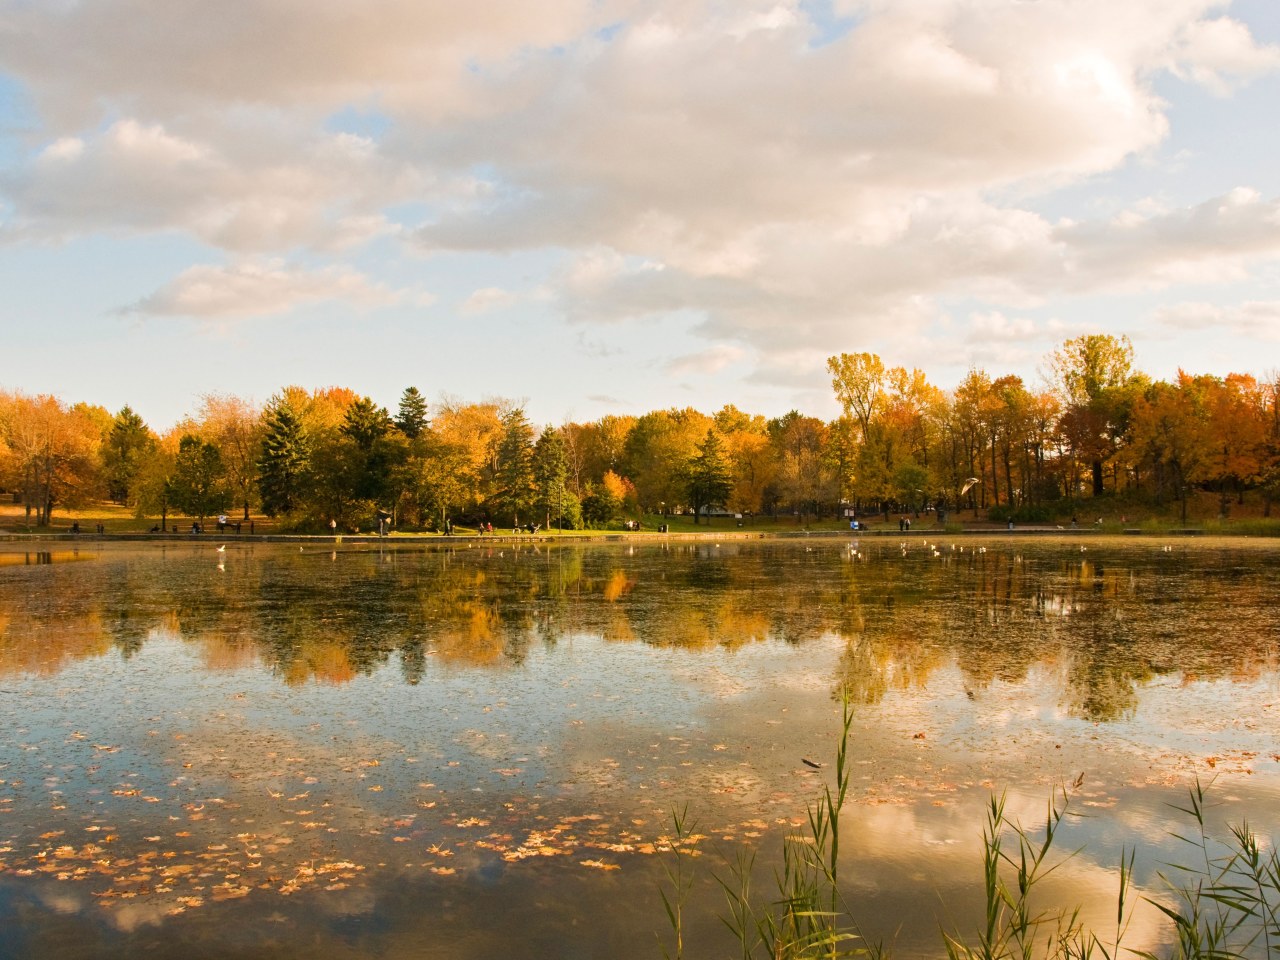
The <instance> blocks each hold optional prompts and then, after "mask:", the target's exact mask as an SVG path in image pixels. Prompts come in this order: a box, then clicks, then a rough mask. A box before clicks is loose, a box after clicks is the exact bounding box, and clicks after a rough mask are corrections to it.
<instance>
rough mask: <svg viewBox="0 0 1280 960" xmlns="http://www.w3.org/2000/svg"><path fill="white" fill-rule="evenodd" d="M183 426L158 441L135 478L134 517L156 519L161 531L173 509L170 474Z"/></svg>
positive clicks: (176, 456) (167, 526) (175, 461)
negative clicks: (158, 519)
mask: <svg viewBox="0 0 1280 960" xmlns="http://www.w3.org/2000/svg"><path fill="white" fill-rule="evenodd" d="M185 426H186V425H183V426H182V427H175V428H174V429H172V430H169V431H168V432H167V433H166V434H165V435H164V436H163V437H160V438H159V439H158V440H157V441H156V443H155V446H153V447H152V448H151V452H150V453H149V454H148V456H147V458H146V459H145V460H144V461H143V462H142V464H141V466H140V468H139V470H138V473H137V475H136V476H135V477H134V494H135V496H136V500H135V503H134V508H133V509H134V516H136V517H140V518H141V517H154V516H159V517H160V524H159V526H160V529H161V531H167V530H168V529H169V511H171V510H174V509H176V506H175V504H174V500H173V474H174V470H175V468H176V466H177V462H178V444H179V443H180V442H181V440H182V436H183V430H184V427H185Z"/></svg>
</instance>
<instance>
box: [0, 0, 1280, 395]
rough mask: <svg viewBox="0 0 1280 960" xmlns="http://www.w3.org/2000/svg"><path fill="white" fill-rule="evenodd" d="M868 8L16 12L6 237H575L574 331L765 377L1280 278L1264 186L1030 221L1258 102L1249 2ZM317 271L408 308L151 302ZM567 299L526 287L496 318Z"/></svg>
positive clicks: (266, 240) (409, 0) (518, 240)
mask: <svg viewBox="0 0 1280 960" xmlns="http://www.w3.org/2000/svg"><path fill="white" fill-rule="evenodd" d="M836 7H837V8H838V12H840V13H841V14H847V15H849V16H850V17H851V18H852V19H853V24H854V25H853V26H851V28H850V29H849V30H847V31H846V32H844V33H842V34H840V35H839V36H836V37H833V38H827V39H829V40H830V42H824V43H822V44H817V45H815V44H814V43H813V41H814V39H815V32H816V27H815V25H814V24H813V23H812V22H811V21H810V19H809V17H808V15H807V13H806V6H805V4H803V3H801V2H800V0H740V2H737V3H729V4H726V3H722V2H719V0H655V2H647V3H640V2H637V0H547V2H545V3H539V4H511V3H507V2H502V0H478V2H475V3H468V4H445V3H434V4H433V3H426V4H424V3H421V2H419V0H375V2H370V3H368V4H366V5H363V6H362V7H361V9H360V15H359V16H358V17H353V16H352V9H353V8H352V7H351V5H350V3H349V2H348V0H314V2H311V3H308V4H297V3H295V2H293V0H252V2H251V0H227V2H224V3H220V4H208V3H205V2H201V0H170V2H168V3H163V4H161V3H156V2H154V0H117V2H115V3H113V4H111V5H108V6H104V5H101V4H69V5H67V4H56V5H54V4H27V3H21V2H18V0H0V10H2V11H3V16H4V22H5V29H4V31H0V61H3V62H4V63H5V65H6V70H7V71H8V72H9V73H11V74H12V75H13V76H14V77H16V78H17V79H18V80H19V81H20V82H22V83H24V84H25V85H26V89H27V90H29V91H30V94H31V97H32V99H33V101H34V104H35V109H36V110H37V112H38V115H39V116H40V118H41V122H42V124H43V126H42V129H41V130H40V131H39V135H40V136H41V137H42V138H43V145H42V146H40V147H32V148H31V150H30V152H29V153H27V154H25V155H24V158H23V160H22V162H21V163H19V164H18V165H17V166H16V167H14V168H13V169H12V170H7V171H4V174H5V175H4V176H3V179H2V181H0V191H2V193H0V201H3V202H0V210H4V209H6V207H8V208H11V212H10V213H9V214H8V220H7V222H6V223H5V224H4V225H3V232H2V234H0V235H3V236H6V237H8V238H9V239H10V240H13V239H15V238H24V239H36V240H49V239H54V240H62V239H66V238H69V237H74V236H78V235H81V234H83V233H86V232H94V231H109V232H112V233H122V232H132V231H137V232H144V231H156V232H167V231H173V232H181V233H185V234H188V235H191V236H194V237H196V238H198V239H199V240H200V241H202V242H204V243H206V244H209V245H211V246H214V247H217V248H220V249H222V250H225V251H229V252H231V253H232V254H233V255H244V254H254V255H259V256H263V257H290V256H294V255H296V253H297V251H298V249H299V248H305V249H308V250H312V251H323V252H325V253H326V254H335V255H336V254H338V253H343V252H348V251H356V250H359V249H360V248H362V247H365V246H366V245H368V244H369V243H371V242H372V241H374V240H375V239H378V238H387V237H403V238H406V239H409V238H412V241H413V242H414V243H415V244H416V245H418V246H419V247H420V248H421V249H424V250H426V251H437V250H461V251H485V252H490V251H510V250H519V249H549V248H553V249H560V250H564V251H566V259H568V260H569V261H570V266H569V267H568V268H567V269H565V270H564V271H563V272H561V273H560V274H559V275H557V276H555V277H553V278H552V281H553V282H554V284H555V291H554V292H555V297H556V302H557V303H558V305H559V306H560V308H561V309H562V310H563V311H564V314H565V315H566V316H567V317H568V318H570V319H571V320H573V321H575V322H578V323H605V322H610V321H617V320H622V319H632V318H637V317H645V316H652V315H655V314H671V313H682V314H685V315H687V316H689V317H692V318H694V319H695V322H696V323H697V324H698V330H699V331H700V332H701V333H702V334H703V335H704V336H705V337H706V338H708V339H709V340H710V341H712V342H713V343H725V344H730V345H731V346H730V347H728V348H717V349H718V350H720V351H721V352H716V351H715V350H712V351H708V354H707V356H712V355H714V356H718V357H719V356H724V355H725V353H724V352H723V350H725V349H727V350H732V349H745V350H747V351H749V353H750V354H751V355H752V356H758V357H759V358H760V359H759V360H758V362H759V363H760V364H762V366H761V367H760V378H761V379H769V378H771V377H772V378H778V379H786V378H788V377H790V376H793V375H794V372H793V371H792V370H791V369H790V368H789V367H788V366H787V365H786V364H779V363H778V361H777V360H776V359H775V358H776V357H777V356H778V355H779V352H780V351H784V350H786V351H800V352H803V351H810V352H811V354H812V355H814V356H819V355H822V354H825V353H829V352H832V351H833V350H835V349H844V348H845V347H846V345H848V344H851V343H860V342H867V341H870V340H873V339H879V340H883V339H884V338H886V337H889V338H893V337H896V338H899V339H900V341H902V342H912V341H913V338H917V337H918V336H919V335H920V333H921V331H922V330H923V329H924V328H925V327H926V326H927V325H928V324H930V323H932V322H934V321H935V320H936V318H937V315H938V307H937V302H938V300H939V299H940V298H943V297H947V296H964V297H970V298H976V299H979V300H982V301H984V302H985V303H986V304H988V306H989V310H988V311H987V312H986V313H985V314H983V315H985V316H987V317H988V318H995V317H1000V318H1002V319H1003V318H1005V317H1006V312H1016V311H1023V310H1026V309H1029V308H1030V307H1032V306H1036V305H1039V304H1042V303H1043V302H1045V300H1046V299H1048V298H1050V297H1053V296H1058V295H1061V294H1063V293H1069V294H1080V293H1088V292H1091V291H1096V290H1107V289H1125V288H1132V287H1143V288H1152V287H1161V286H1167V285H1170V284H1180V283H1186V282H1191V281H1195V282H1221V281H1230V280H1234V279H1238V278H1240V277H1242V276H1244V275H1245V274H1246V273H1247V271H1248V270H1249V269H1250V267H1251V265H1252V264H1254V263H1256V262H1258V261H1259V260H1261V259H1264V258H1275V257H1277V256H1280V243H1277V240H1276V237H1277V234H1278V233H1280V231H1277V229H1276V227H1277V205H1276V202H1275V201H1273V200H1267V199H1266V198H1263V197H1259V196H1256V195H1248V194H1247V193H1245V194H1239V195H1234V194H1224V195H1223V197H1221V198H1219V199H1215V200H1212V201H1209V202H1206V203H1204V204H1201V205H1199V206H1195V207H1191V208H1185V207H1179V206H1177V205H1173V204H1167V203H1166V204H1164V205H1163V206H1160V207H1157V206H1154V205H1152V204H1150V203H1148V204H1137V205H1133V206H1131V207H1130V208H1129V209H1128V210H1126V212H1125V214H1124V215H1123V216H1121V217H1118V218H1114V219H1112V220H1109V221H1106V222H1101V221H1099V222H1091V221H1083V222H1066V221H1062V222H1057V223H1055V222H1052V221H1051V220H1049V219H1047V218H1046V217H1044V216H1041V215H1040V214H1038V213H1036V212H1034V211H1033V210H1030V209H1026V205H1027V204H1028V203H1029V200H1028V198H1034V197H1036V196H1038V195H1039V194H1041V193H1044V192H1048V191H1052V190H1054V189H1055V188H1058V187H1060V186H1063V185H1068V184H1079V183H1082V182H1085V181H1087V180H1088V178H1091V177H1097V176H1099V175H1105V174H1108V173H1110V172H1113V171H1116V170H1117V169H1120V168H1121V167H1123V166H1124V165H1125V164H1126V163H1129V162H1131V161H1134V160H1135V159H1138V158H1146V157H1149V156H1150V154H1151V153H1152V151H1154V150H1156V149H1157V148H1158V147H1159V146H1160V145H1161V144H1162V143H1164V141H1165V139H1166V137H1167V135H1168V131H1169V123H1170V119H1169V118H1170V106H1169V104H1168V103H1167V102H1166V101H1165V100H1164V99H1162V97H1161V96H1160V95H1159V94H1158V93H1157V90H1156V85H1155V81H1156V79H1157V78H1158V77H1159V76H1161V75H1162V74H1163V75H1166V76H1167V75H1168V73H1169V72H1172V73H1173V74H1175V75H1176V76H1179V77H1183V78H1186V79H1188V80H1191V81H1193V82H1196V83H1201V84H1204V85H1206V86H1208V87H1209V88H1210V89H1213V90H1214V91H1216V92H1219V93H1227V92H1229V91H1230V90H1231V89H1232V88H1233V87H1234V85H1236V84H1238V83H1240V82H1242V81H1243V80H1246V79H1248V78H1250V77H1257V76H1260V75H1262V74H1264V73H1266V72H1269V71H1275V70H1277V69H1280V51H1277V49H1276V48H1275V47H1272V46H1264V45H1261V44H1259V43H1257V42H1256V41H1255V40H1254V38H1253V37H1252V36H1251V35H1250V33H1249V31H1248V29H1247V28H1245V27H1244V26H1243V24H1242V23H1240V22H1239V21H1238V20H1235V19H1232V18H1231V17H1229V16H1226V15H1223V12H1222V8H1223V5H1222V3H1220V2H1218V0H1127V2H1125V3H1116V2H1114V0H1037V2H1035V3H1027V2H1014V0H963V2H962V0H938V2H912V3H904V2H901V0H848V2H838V3H837V4H836ZM605 28H608V29H607V30H606V29H605ZM344 117H345V119H342V118H344ZM335 118H337V119H335ZM362 123H363V124H364V125H365V127H367V129H365V128H364V127H362ZM1223 189H1225V188H1223ZM1011 198H1017V199H1011ZM407 203H412V204H414V205H415V207H418V208H421V209H423V210H424V211H425V212H424V213H423V214H422V218H423V222H422V223H421V224H416V225H415V226H417V229H415V230H409V229H407V228H406V226H405V225H404V217H405V216H406V215H405V214H403V212H402V211H401V210H400V209H399V207H400V205H403V204H407ZM335 269H336V268H335ZM303 276H305V277H307V278H309V279H310V280H311V281H318V283H317V285H316V287H315V289H316V290H319V291H325V290H329V289H333V288H334V287H335V286H339V287H340V286H341V285H342V284H343V283H346V284H354V286H351V287H349V288H348V289H347V290H346V292H340V293H339V294H337V295H339V296H343V297H353V298H355V299H357V300H359V299H360V297H361V296H364V295H368V294H369V292H370V291H372V292H374V293H377V291H379V290H380V289H381V288H379V287H378V286H377V285H376V284H374V283H373V282H372V281H371V280H369V279H368V278H367V277H365V276H364V274H362V273H359V272H357V271H355V270H354V269H350V270H347V271H345V272H339V273H335V274H325V273H322V272H321V273H318V272H314V271H313V272H311V273H307V274H303V273H302V272H301V271H297V270H293V269H289V268H281V267H279V266H278V265H276V266H271V267H267V268H263V267H261V266H256V267H236V268H213V267H207V266H197V267H193V268H191V270H190V271H188V272H187V273H186V274H183V276H182V277H179V278H178V280H176V281H174V283H173V284H171V285H170V286H168V287H166V288H164V289H163V290H161V291H158V292H156V293H155V294H153V295H152V296H151V297H148V298H146V299H145V300H143V301H141V303H140V305H139V309H141V310H143V311H144V312H146V311H156V312H190V313H192V314H193V315H223V316H229V315H238V313H239V311H241V310H244V309H255V310H257V312H263V311H264V310H265V312H278V310H287V309H290V308H291V305H293V304H297V303H302V302H306V301H307V299H308V295H307V294H306V292H305V290H304V289H303V288H304V287H305V284H299V283H297V281H298V279H299V278H300V277H303ZM360 284H363V285H364V286H363V288H362V287H361V286H360ZM362 290H363V291H364V292H363V293H362V292H361V291H362ZM383 293H384V294H385V291H383ZM328 296H329V295H328V294H325V293H321V294H319V295H317V296H315V297H312V298H311V299H313V300H314V299H326V298H327V297H328ZM545 297H546V294H539V295H538V296H537V297H528V296H526V297H522V298H517V297H516V295H515V294H513V293H511V292H510V291H509V290H507V289H506V288H505V287H504V286H503V285H502V284H501V282H496V283H494V284H493V285H491V286H488V287H485V288H483V289H479V290H476V291H475V292H474V293H473V294H471V296H470V297H468V298H467V299H466V300H465V302H464V303H463V305H462V307H461V310H462V312H463V313H466V314H476V313H480V312H484V311H486V310H494V309H502V308H507V307H510V306H512V305H514V304H516V303H517V302H522V301H523V300H525V299H540V298H541V299H545ZM251 301H255V302H257V303H258V304H266V305H268V306H267V307H265V308H250V307H248V306H247V305H248V304H249V303H250V302H251ZM273 303H279V304H281V306H279V307H271V306H269V305H270V304H273ZM983 322H988V321H983ZM989 322H995V321H994V320H989ZM1004 322H1006V323H1007V324H1012V323H1013V321H1008V320H1005V321H1004ZM999 332H1001V333H1002V335H1003V336H1005V337H1006V338H1010V337H1013V336H1014V334H1016V333H1017V331H1016V330H1015V329H1013V328H1012V327H1006V328H1005V329H1003V330H1002V331H999ZM810 373H811V370H810Z"/></svg>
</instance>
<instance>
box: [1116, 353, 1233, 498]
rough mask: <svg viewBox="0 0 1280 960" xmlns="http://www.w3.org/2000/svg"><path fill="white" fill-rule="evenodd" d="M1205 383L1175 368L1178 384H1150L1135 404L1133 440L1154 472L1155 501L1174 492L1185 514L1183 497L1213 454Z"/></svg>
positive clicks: (1201, 476)
mask: <svg viewBox="0 0 1280 960" xmlns="http://www.w3.org/2000/svg"><path fill="white" fill-rule="evenodd" d="M1204 387H1205V383H1204V382H1197V380H1196V378H1195V377H1192V376H1190V375H1188V374H1185V373H1183V372H1182V371H1179V372H1178V381H1177V383H1176V384H1169V383H1164V382H1159V383H1154V384H1151V385H1150V386H1149V387H1148V388H1147V390H1146V391H1145V392H1144V394H1143V396H1141V397H1140V398H1139V399H1138V400H1137V402H1136V403H1135V404H1134V407H1133V423H1132V442H1133V444H1134V447H1135V448H1136V449H1137V450H1138V451H1140V454H1141V457H1142V458H1143V460H1144V462H1145V463H1146V464H1147V466H1148V467H1149V469H1150V470H1151V472H1152V475H1153V477H1154V480H1155V487H1156V500H1157V503H1158V502H1160V500H1162V499H1163V497H1164V496H1165V495H1166V494H1167V493H1169V492H1172V493H1173V495H1174V496H1175V497H1177V499H1178V500H1179V501H1180V503H1181V505H1182V521H1183V522H1184V523H1185V522H1186V519H1187V497H1188V494H1189V492H1190V489H1191V486H1192V485H1193V484H1196V483H1198V482H1200V481H1201V480H1202V479H1203V478H1204V476H1205V474H1206V472H1207V468H1208V466H1209V464H1210V463H1211V462H1212V459H1213V455H1214V448H1215V446H1216V444H1215V438H1214V436H1213V433H1212V429H1211V426H1210V423H1209V417H1208V411H1207V405H1206V402H1205V391H1204Z"/></svg>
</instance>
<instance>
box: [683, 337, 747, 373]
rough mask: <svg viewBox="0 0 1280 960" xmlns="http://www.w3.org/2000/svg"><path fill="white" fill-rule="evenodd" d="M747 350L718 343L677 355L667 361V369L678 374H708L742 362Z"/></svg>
mask: <svg viewBox="0 0 1280 960" xmlns="http://www.w3.org/2000/svg"><path fill="white" fill-rule="evenodd" d="M745 356H746V351H745V350H743V349H742V348H741V347H735V346H732V345H729V344H717V345H715V346H712V347H708V348H707V349H706V350H701V351H699V352H698V353H690V354H686V355H685V356H683V357H676V358H674V359H672V360H670V361H669V362H668V363H667V371H668V372H669V373H673V374H676V375H677V376H689V375H697V376H706V375H708V374H713V373H719V372H720V371H721V370H723V369H725V368H726V367H731V366H733V365H735V364H738V363H741V362H742V360H743V358H744V357H745Z"/></svg>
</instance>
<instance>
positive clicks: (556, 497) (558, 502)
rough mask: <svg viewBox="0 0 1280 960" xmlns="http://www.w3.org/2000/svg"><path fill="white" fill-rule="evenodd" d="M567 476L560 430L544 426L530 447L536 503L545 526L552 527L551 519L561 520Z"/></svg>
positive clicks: (567, 466)
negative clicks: (536, 494)
mask: <svg viewBox="0 0 1280 960" xmlns="http://www.w3.org/2000/svg"><path fill="white" fill-rule="evenodd" d="M568 475H569V460H568V454H567V452H566V450H565V445H564V439H563V438H562V437H561V436H560V431H559V430H556V429H555V428H553V427H547V428H546V429H545V430H543V431H542V436H540V437H538V442H537V443H535V444H534V445H533V480H534V484H535V485H536V487H537V491H538V501H539V504H540V505H541V506H542V509H543V516H544V517H545V522H546V526H547V528H548V529H550V528H551V516H552V514H555V515H556V516H557V517H558V518H563V514H564V503H565V500H566V499H567V498H566V496H565V494H566V492H567V491H566V490H565V486H564V482H565V478H566V477H567V476H568Z"/></svg>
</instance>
